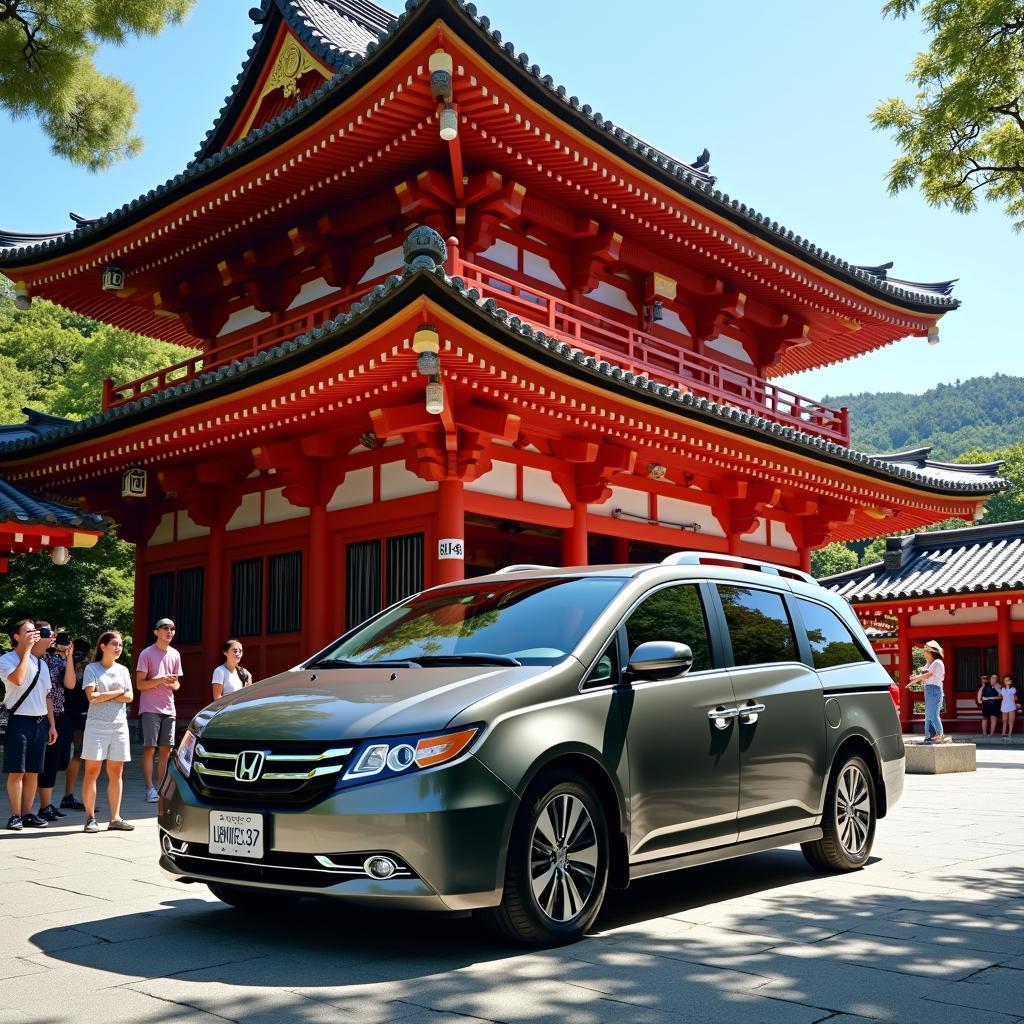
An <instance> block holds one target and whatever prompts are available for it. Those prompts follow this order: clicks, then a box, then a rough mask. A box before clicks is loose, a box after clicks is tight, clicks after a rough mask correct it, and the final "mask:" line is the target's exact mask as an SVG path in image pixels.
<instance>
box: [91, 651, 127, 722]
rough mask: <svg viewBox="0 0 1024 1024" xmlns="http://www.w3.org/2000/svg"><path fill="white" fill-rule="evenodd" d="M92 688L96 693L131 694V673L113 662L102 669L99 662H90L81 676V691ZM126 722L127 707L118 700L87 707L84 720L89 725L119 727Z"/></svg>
mask: <svg viewBox="0 0 1024 1024" xmlns="http://www.w3.org/2000/svg"><path fill="white" fill-rule="evenodd" d="M89 687H92V688H93V689H94V690H95V691H96V692H97V693H110V691H111V690H124V691H125V692H126V693H129V694H131V693H132V677H131V673H130V672H129V671H128V669H126V668H125V667H124V665H121V664H119V663H118V662H116V661H115V662H114V664H113V665H111V666H110V668H104V667H103V663H102V662H99V661H93V662H90V663H89V664H88V665H86V666H85V674H84V675H83V676H82V689H83V690H87V689H89ZM122 722H123V723H125V724H127V722H128V705H127V704H125V703H124V701H120V700H104V701H100V702H99V704H91V703H90V705H89V716H88V717H87V718H86V720H85V724H86V727H87V728H88V726H90V725H120V724H121V723H122Z"/></svg>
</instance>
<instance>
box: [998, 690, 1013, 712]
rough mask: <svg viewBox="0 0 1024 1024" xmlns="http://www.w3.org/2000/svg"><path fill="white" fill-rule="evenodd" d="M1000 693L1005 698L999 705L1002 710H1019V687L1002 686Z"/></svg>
mask: <svg viewBox="0 0 1024 1024" xmlns="http://www.w3.org/2000/svg"><path fill="white" fill-rule="evenodd" d="M999 694H1000V696H1001V697H1002V698H1003V703H1002V704H1000V705H999V710H1000V711H1016V710H1017V687H1016V686H1000V687H999Z"/></svg>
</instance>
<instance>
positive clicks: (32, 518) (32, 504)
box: [0, 427, 110, 533]
mask: <svg viewBox="0 0 1024 1024" xmlns="http://www.w3.org/2000/svg"><path fill="white" fill-rule="evenodd" d="M2 429H4V427H0V430H2ZM4 525H11V526H15V527H17V526H53V527H61V528H64V529H69V528H70V529H77V530H82V531H85V532H88V533H106V531H107V528H108V527H109V525H110V524H109V523H108V522H107V520H106V519H105V518H104V517H103V516H97V515H92V514H91V513H88V512H80V511H79V510H78V509H76V508H68V507H67V506H66V505H58V504H57V503H56V502H54V501H46V500H45V499H43V498H36V497H34V496H33V495H31V494H29V493H28V492H27V491H23V490H21V489H20V488H18V487H15V486H14V484H12V483H8V481H6V480H4V479H3V477H0V526H4Z"/></svg>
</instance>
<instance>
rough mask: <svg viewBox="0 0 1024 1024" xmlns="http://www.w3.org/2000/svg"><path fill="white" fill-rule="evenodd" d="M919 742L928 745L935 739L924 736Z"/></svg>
mask: <svg viewBox="0 0 1024 1024" xmlns="http://www.w3.org/2000/svg"><path fill="white" fill-rule="evenodd" d="M921 742H922V743H927V744H928V746H931V745H932V744H933V743H934V742H935V740H933V739H932V738H931V736H926V737H925V738H924V739H923V740H921Z"/></svg>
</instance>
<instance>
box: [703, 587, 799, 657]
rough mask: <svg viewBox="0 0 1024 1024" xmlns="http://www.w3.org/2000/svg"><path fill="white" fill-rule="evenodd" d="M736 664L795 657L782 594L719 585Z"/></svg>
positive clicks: (790, 628) (794, 644) (754, 588)
mask: <svg viewBox="0 0 1024 1024" xmlns="http://www.w3.org/2000/svg"><path fill="white" fill-rule="evenodd" d="M718 594H719V597H720V598H721V599H722V608H723V609H724V611H725V621H726V624H727V625H728V627H729V639H730V640H731V641H732V658H733V662H734V663H735V664H736V665H763V664H765V663H771V662H773V661H796V660H797V653H796V637H795V636H794V635H793V627H792V625H791V623H790V621H789V614H788V613H787V612H786V603H785V601H783V599H782V595H781V594H774V593H772V592H771V591H768V590H759V589H758V588H756V587H732V586H725V585H719V587H718Z"/></svg>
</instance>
